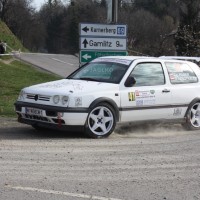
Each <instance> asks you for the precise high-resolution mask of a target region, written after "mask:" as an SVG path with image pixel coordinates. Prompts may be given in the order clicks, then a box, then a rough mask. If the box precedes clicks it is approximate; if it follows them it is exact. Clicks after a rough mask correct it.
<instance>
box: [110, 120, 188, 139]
mask: <svg viewBox="0 0 200 200" xmlns="http://www.w3.org/2000/svg"><path fill="white" fill-rule="evenodd" d="M114 132H115V133H116V134H119V135H126V136H133V137H141V136H152V137H162V136H163V137H164V136H170V135H180V134H184V133H187V132H188V131H186V130H185V129H184V128H183V127H182V125H181V124H172V123H169V124H165V123H158V124H155V123H143V124H132V123H126V124H118V125H117V126H116V129H115V131H114Z"/></svg>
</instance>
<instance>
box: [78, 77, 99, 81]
mask: <svg viewBox="0 0 200 200" xmlns="http://www.w3.org/2000/svg"><path fill="white" fill-rule="evenodd" d="M80 80H85V81H98V80H96V79H94V78H90V77H82V78H80Z"/></svg>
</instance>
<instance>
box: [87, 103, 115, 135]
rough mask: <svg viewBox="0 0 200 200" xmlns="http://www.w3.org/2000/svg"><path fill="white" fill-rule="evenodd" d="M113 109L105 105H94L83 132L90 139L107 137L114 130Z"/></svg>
mask: <svg viewBox="0 0 200 200" xmlns="http://www.w3.org/2000/svg"><path fill="white" fill-rule="evenodd" d="M115 126H116V117H115V111H114V109H113V108H112V107H111V106H110V105H109V104H106V103H101V104H98V105H96V106H95V107H94V108H93V109H92V110H91V111H90V112H89V115H88V118H87V121H86V125H85V132H86V134H87V135H89V136H90V137H92V138H103V137H108V136H109V135H110V134H111V133H112V132H113V131H114V129H115Z"/></svg>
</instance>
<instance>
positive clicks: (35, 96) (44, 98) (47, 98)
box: [26, 94, 51, 101]
mask: <svg viewBox="0 0 200 200" xmlns="http://www.w3.org/2000/svg"><path fill="white" fill-rule="evenodd" d="M26 98H27V99H32V100H35V101H38V100H39V101H50V98H51V96H46V95H40V94H27V95H26Z"/></svg>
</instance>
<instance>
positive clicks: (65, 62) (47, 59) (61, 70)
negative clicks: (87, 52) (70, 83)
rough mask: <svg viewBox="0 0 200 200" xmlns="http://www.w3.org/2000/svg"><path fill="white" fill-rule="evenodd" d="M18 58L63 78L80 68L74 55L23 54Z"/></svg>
mask: <svg viewBox="0 0 200 200" xmlns="http://www.w3.org/2000/svg"><path fill="white" fill-rule="evenodd" d="M18 58H19V59H21V60H23V61H26V62H28V63H31V64H32V65H34V66H36V67H38V68H41V69H43V70H47V71H49V72H52V73H55V74H57V75H59V76H61V77H66V76H68V75H69V74H71V73H72V72H73V71H74V70H75V69H77V68H78V67H79V59H78V57H76V56H73V55H64V54H63V55H61V54H41V53H21V54H20V56H18Z"/></svg>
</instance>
